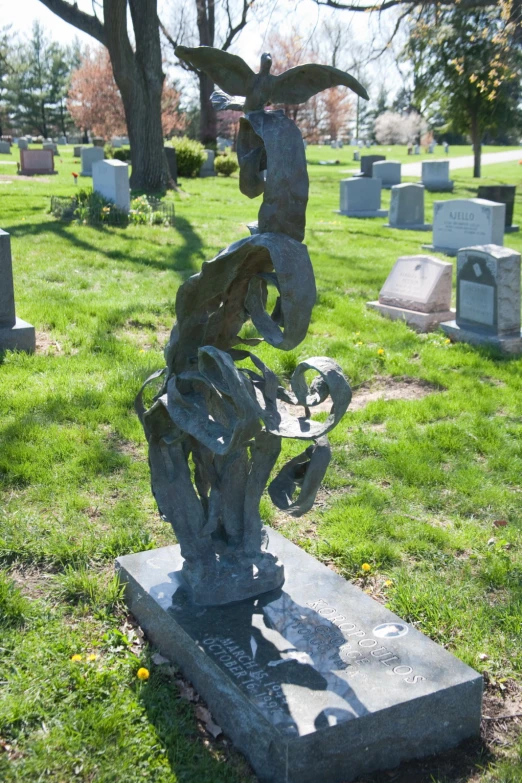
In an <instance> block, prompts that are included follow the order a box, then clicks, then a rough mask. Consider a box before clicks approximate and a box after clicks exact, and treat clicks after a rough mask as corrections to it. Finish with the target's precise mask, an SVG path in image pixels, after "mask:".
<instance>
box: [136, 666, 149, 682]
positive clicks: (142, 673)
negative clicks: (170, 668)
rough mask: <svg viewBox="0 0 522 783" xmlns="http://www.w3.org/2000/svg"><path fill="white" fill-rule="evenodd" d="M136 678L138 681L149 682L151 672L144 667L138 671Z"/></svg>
mask: <svg viewBox="0 0 522 783" xmlns="http://www.w3.org/2000/svg"><path fill="white" fill-rule="evenodd" d="M136 676H137V678H138V680H148V679H149V677H150V672H149V670H148V669H145V667H144V666H141V667H140V668H139V669H138V671H137V673H136Z"/></svg>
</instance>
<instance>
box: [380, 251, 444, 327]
mask: <svg viewBox="0 0 522 783" xmlns="http://www.w3.org/2000/svg"><path fill="white" fill-rule="evenodd" d="M452 276H453V265H452V264H451V263H449V262H448V261H440V260H439V259H438V258H433V257H432V256H420V255H419V256H402V257H401V258H398V259H397V261H396V262H395V264H394V266H393V269H392V270H391V272H390V274H389V275H388V277H387V279H386V282H385V283H384V285H383V287H382V288H381V292H380V294H379V300H378V301H377V302H368V307H370V308H371V309H373V310H378V311H379V312H380V313H382V314H383V315H385V316H387V317H389V318H391V319H392V320H397V319H401V320H404V321H406V323H408V324H409V325H410V326H413V327H414V328H416V329H417V330H419V331H421V332H427V331H430V330H431V329H434V328H436V327H438V325H439V324H440V323H441V322H442V321H447V320H448V319H450V318H452V317H453V316H454V311H453V310H451V282H452Z"/></svg>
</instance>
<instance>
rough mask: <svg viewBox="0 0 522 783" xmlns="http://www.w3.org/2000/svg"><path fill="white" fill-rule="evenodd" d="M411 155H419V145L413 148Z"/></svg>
mask: <svg viewBox="0 0 522 783" xmlns="http://www.w3.org/2000/svg"><path fill="white" fill-rule="evenodd" d="M413 153H414V155H420V145H419V144H416V145H415V147H414V148H413Z"/></svg>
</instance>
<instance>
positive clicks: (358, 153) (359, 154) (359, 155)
mask: <svg viewBox="0 0 522 783" xmlns="http://www.w3.org/2000/svg"><path fill="white" fill-rule="evenodd" d="M353 159H354V161H357V162H359V161H360V160H361V153H360V152H359V150H355V152H354V153H353Z"/></svg>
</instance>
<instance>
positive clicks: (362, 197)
mask: <svg viewBox="0 0 522 783" xmlns="http://www.w3.org/2000/svg"><path fill="white" fill-rule="evenodd" d="M340 187H341V205H340V209H339V212H340V213H341V215H346V216H347V217H358V218H368V217H386V215H387V214H388V210H386V209H381V180H380V179H373V178H369V177H354V178H353V179H343V180H341V182H340Z"/></svg>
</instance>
